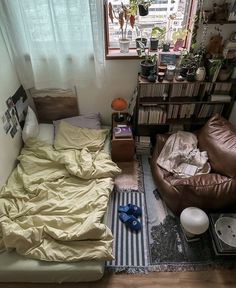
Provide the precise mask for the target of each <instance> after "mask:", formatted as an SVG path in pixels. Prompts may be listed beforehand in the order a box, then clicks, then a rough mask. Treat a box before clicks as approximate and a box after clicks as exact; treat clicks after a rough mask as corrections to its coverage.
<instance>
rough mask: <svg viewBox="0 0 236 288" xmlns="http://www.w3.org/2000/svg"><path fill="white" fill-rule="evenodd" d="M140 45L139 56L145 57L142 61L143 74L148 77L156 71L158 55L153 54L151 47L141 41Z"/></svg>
mask: <svg viewBox="0 0 236 288" xmlns="http://www.w3.org/2000/svg"><path fill="white" fill-rule="evenodd" d="M139 46H140V48H138V49H137V53H138V55H139V57H144V60H142V61H141V62H140V67H141V76H143V77H144V78H148V76H149V75H150V74H153V73H155V72H156V65H157V55H156V54H152V55H151V54H150V51H149V49H147V48H146V47H145V45H144V44H143V43H142V42H139Z"/></svg>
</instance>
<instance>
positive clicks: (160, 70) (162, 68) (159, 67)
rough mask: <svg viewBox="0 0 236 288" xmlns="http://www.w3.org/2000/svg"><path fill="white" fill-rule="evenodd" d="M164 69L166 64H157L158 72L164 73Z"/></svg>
mask: <svg viewBox="0 0 236 288" xmlns="http://www.w3.org/2000/svg"><path fill="white" fill-rule="evenodd" d="M166 69H167V66H166V65H159V66H158V71H159V72H164V73H166Z"/></svg>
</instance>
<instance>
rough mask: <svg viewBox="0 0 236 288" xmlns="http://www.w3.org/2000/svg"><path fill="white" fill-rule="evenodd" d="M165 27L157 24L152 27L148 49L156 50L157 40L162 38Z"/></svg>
mask: <svg viewBox="0 0 236 288" xmlns="http://www.w3.org/2000/svg"><path fill="white" fill-rule="evenodd" d="M165 33H166V28H165V27H164V28H160V27H157V26H154V27H152V31H151V38H150V50H154V51H156V50H157V49H158V44H159V41H161V40H163V39H164V36H165Z"/></svg>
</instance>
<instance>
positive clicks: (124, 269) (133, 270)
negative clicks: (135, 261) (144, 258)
mask: <svg viewBox="0 0 236 288" xmlns="http://www.w3.org/2000/svg"><path fill="white" fill-rule="evenodd" d="M106 271H107V272H112V273H116V274H118V273H125V274H148V272H149V271H148V267H128V266H120V267H112V266H107V267H106Z"/></svg>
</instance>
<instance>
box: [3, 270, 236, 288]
mask: <svg viewBox="0 0 236 288" xmlns="http://www.w3.org/2000/svg"><path fill="white" fill-rule="evenodd" d="M13 277H14V276H13ZM0 287H1V288H42V287H43V288H67V287H68V288H76V287H78V288H91V287H95V288H132V287H135V288H154V287H155V288H164V287H165V288H204V287H207V288H228V287H230V288H235V287H236V269H233V270H212V271H201V272H152V273H149V274H146V275H127V274H108V273H107V274H105V275H104V277H103V278H102V279H101V280H100V281H98V282H91V283H63V284H54V283H52V284H51V283H44V284H42V283H41V284H37V283H0Z"/></svg>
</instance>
